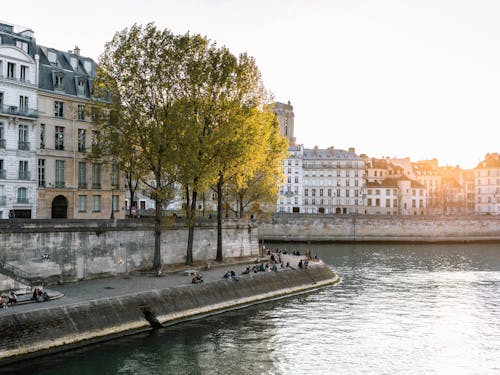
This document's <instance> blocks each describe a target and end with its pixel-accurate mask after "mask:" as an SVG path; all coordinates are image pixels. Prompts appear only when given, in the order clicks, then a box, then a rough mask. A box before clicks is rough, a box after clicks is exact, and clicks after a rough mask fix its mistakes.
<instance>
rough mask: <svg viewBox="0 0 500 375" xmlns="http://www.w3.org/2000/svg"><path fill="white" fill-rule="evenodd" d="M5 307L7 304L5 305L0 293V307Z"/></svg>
mask: <svg viewBox="0 0 500 375" xmlns="http://www.w3.org/2000/svg"><path fill="white" fill-rule="evenodd" d="M5 307H7V306H6V305H5V299H3V298H2V295H1V294H0V309H3V308H5Z"/></svg>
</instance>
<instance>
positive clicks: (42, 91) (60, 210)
mask: <svg viewBox="0 0 500 375" xmlns="http://www.w3.org/2000/svg"><path fill="white" fill-rule="evenodd" d="M38 55H39V57H40V66H39V72H40V73H39V91H38V94H39V96H38V100H39V126H38V132H37V144H36V147H37V156H38V162H37V164H38V217H39V218H80V219H102V218H110V217H116V218H121V217H124V215H125V210H124V197H125V192H124V186H123V185H124V184H123V181H122V180H121V179H120V171H119V170H118V168H117V166H114V165H110V164H106V163H100V162H91V161H89V160H88V159H86V157H87V156H88V154H89V152H90V151H91V147H92V143H93V142H94V139H95V136H96V133H95V130H94V124H93V119H92V117H93V115H92V110H91V109H92V108H91V96H92V80H93V78H94V77H95V74H96V68H97V67H96V63H95V62H94V61H93V60H92V59H90V58H87V57H82V56H80V51H79V49H78V48H77V47H75V49H74V50H73V51H69V52H64V51H60V50H57V49H54V48H48V47H43V46H38Z"/></svg>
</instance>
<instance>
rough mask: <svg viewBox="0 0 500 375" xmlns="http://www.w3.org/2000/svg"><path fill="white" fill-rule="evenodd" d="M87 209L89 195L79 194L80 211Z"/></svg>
mask: <svg viewBox="0 0 500 375" xmlns="http://www.w3.org/2000/svg"><path fill="white" fill-rule="evenodd" d="M85 211H87V196H86V195H79V196H78V212H85Z"/></svg>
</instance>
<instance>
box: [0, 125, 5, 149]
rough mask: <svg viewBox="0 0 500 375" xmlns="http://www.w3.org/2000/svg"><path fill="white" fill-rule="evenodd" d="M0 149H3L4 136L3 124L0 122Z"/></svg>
mask: <svg viewBox="0 0 500 375" xmlns="http://www.w3.org/2000/svg"><path fill="white" fill-rule="evenodd" d="M0 148H5V134H4V127H3V122H0Z"/></svg>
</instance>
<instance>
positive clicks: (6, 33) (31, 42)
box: [0, 22, 36, 58]
mask: <svg viewBox="0 0 500 375" xmlns="http://www.w3.org/2000/svg"><path fill="white" fill-rule="evenodd" d="M19 28H20V26H16V25H12V24H7V23H5V22H0V36H1V38H0V39H1V44H2V45H11V46H16V43H17V41H21V42H25V43H26V44H27V47H28V48H27V51H26V50H25V52H26V53H27V54H28V55H30V56H31V57H32V58H35V54H36V41H35V38H33V31H32V30H30V29H26V28H22V29H21V30H20V31H18V30H16V29H19Z"/></svg>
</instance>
